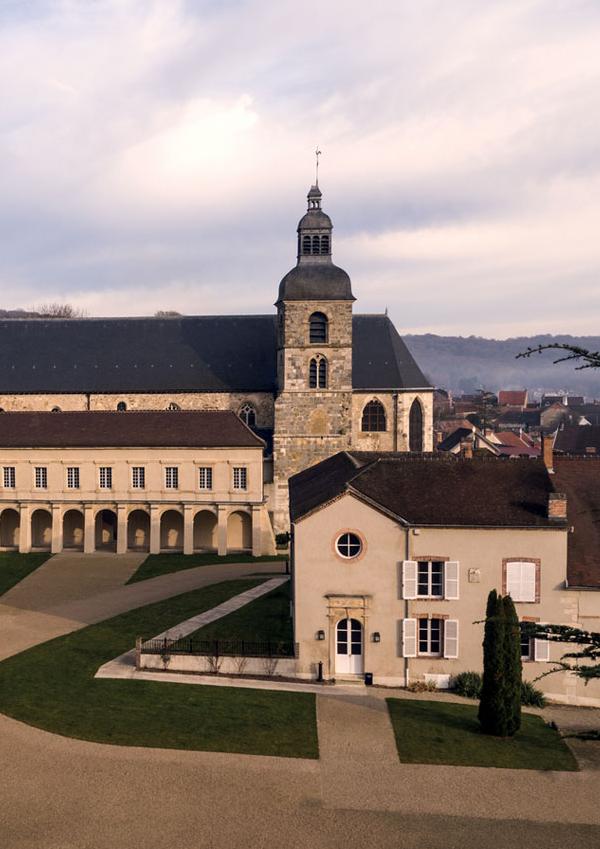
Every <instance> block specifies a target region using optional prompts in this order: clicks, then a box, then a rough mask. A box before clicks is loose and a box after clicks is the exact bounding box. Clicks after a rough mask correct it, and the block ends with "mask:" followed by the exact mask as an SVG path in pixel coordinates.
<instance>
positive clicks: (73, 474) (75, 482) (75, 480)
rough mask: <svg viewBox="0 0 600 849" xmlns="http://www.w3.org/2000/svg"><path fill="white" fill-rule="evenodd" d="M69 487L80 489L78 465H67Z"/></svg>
mask: <svg viewBox="0 0 600 849" xmlns="http://www.w3.org/2000/svg"><path fill="white" fill-rule="evenodd" d="M67 489H79V467H78V466H67Z"/></svg>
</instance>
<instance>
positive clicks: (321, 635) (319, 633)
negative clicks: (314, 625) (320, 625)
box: [317, 631, 325, 640]
mask: <svg viewBox="0 0 600 849" xmlns="http://www.w3.org/2000/svg"><path fill="white" fill-rule="evenodd" d="M324 639H325V631H317V640H324Z"/></svg>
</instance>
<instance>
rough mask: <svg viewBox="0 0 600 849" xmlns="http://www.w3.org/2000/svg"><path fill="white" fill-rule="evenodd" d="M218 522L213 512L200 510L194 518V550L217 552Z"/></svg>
mask: <svg viewBox="0 0 600 849" xmlns="http://www.w3.org/2000/svg"><path fill="white" fill-rule="evenodd" d="M217 529H218V522H217V517H216V516H215V514H214V513H213V512H212V510H199V511H198V513H196V515H195V516H194V550H195V551H200V550H201V551H216V550H217V548H218V539H217Z"/></svg>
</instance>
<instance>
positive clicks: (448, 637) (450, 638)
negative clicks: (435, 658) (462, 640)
mask: <svg viewBox="0 0 600 849" xmlns="http://www.w3.org/2000/svg"><path fill="white" fill-rule="evenodd" d="M444 657H458V619H446V621H445V622H444Z"/></svg>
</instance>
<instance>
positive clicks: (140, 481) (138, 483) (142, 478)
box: [131, 466, 146, 489]
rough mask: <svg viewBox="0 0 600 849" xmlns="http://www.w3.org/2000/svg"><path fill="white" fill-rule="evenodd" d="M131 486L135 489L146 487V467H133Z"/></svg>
mask: <svg viewBox="0 0 600 849" xmlns="http://www.w3.org/2000/svg"><path fill="white" fill-rule="evenodd" d="M131 486H132V487H133V489H145V488H146V469H145V467H144V466H132V467H131Z"/></svg>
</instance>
